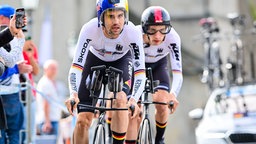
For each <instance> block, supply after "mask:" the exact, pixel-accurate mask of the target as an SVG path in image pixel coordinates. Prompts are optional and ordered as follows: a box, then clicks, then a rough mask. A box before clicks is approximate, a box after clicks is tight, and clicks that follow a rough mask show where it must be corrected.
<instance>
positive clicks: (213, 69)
mask: <svg viewBox="0 0 256 144" xmlns="http://www.w3.org/2000/svg"><path fill="white" fill-rule="evenodd" d="M200 25H201V35H202V37H203V48H204V68H203V74H202V78H201V82H202V83H207V84H208V87H209V89H210V90H211V91H212V90H214V89H215V88H216V87H218V86H222V85H224V84H223V83H221V82H222V80H223V72H222V70H221V63H222V62H221V57H220V50H219V43H218V37H217V34H218V32H219V28H218V26H217V23H216V21H215V20H214V19H213V18H202V19H201V20H200Z"/></svg>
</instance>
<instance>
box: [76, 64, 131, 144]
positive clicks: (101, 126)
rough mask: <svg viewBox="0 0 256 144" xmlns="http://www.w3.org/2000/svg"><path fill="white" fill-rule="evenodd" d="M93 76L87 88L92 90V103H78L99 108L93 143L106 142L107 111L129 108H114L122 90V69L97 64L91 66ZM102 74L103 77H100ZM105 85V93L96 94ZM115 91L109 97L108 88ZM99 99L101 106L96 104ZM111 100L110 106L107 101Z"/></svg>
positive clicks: (95, 108) (101, 143) (104, 143)
mask: <svg viewBox="0 0 256 144" xmlns="http://www.w3.org/2000/svg"><path fill="white" fill-rule="evenodd" d="M91 70H92V78H91V81H90V83H87V84H86V85H87V89H89V91H90V97H91V98H92V99H93V103H92V105H84V104H78V105H80V106H82V107H86V108H92V109H94V110H99V112H100V116H99V117H98V123H97V126H96V128H95V133H94V136H93V144H106V130H105V114H106V111H117V110H128V108H113V107H112V105H113V100H114V99H116V94H117V93H118V92H120V91H121V89H122V87H121V86H120V85H121V84H122V82H123V81H122V78H121V75H122V73H123V72H122V71H121V70H119V69H116V68H114V67H109V68H106V66H105V65H101V66H95V67H92V68H91ZM101 74H102V75H101ZM100 76H102V77H100ZM102 85H103V95H102V97H99V96H96V95H95V94H94V93H95V91H99V90H101V86H102ZM107 85H108V88H109V90H110V91H111V92H113V93H114V97H113V98H107V97H106V96H105V95H106V88H107ZM98 100H101V104H100V106H95V105H96V103H97V102H98ZM107 100H108V101H110V102H111V103H110V105H111V106H110V108H107V107H106V101H107Z"/></svg>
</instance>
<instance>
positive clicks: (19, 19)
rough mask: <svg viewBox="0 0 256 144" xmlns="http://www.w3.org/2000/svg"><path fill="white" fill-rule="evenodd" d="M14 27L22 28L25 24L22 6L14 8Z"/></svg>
mask: <svg viewBox="0 0 256 144" xmlns="http://www.w3.org/2000/svg"><path fill="white" fill-rule="evenodd" d="M15 15H16V23H15V25H16V28H23V27H24V26H25V24H24V20H23V19H24V17H25V9H24V8H18V9H16V13H15Z"/></svg>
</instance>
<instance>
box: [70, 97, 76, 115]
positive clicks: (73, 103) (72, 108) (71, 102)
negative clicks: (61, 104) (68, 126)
mask: <svg viewBox="0 0 256 144" xmlns="http://www.w3.org/2000/svg"><path fill="white" fill-rule="evenodd" d="M70 104H71V112H73V110H74V105H75V104H76V102H75V101H74V100H71V101H70Z"/></svg>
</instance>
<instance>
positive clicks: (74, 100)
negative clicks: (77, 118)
mask: <svg viewBox="0 0 256 144" xmlns="http://www.w3.org/2000/svg"><path fill="white" fill-rule="evenodd" d="M78 103H79V98H78V94H77V93H73V95H72V96H71V97H69V98H68V99H67V100H66V101H65V105H66V107H67V109H68V112H69V113H70V114H71V115H72V116H74V113H73V110H74V109H76V107H77V104H78Z"/></svg>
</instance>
